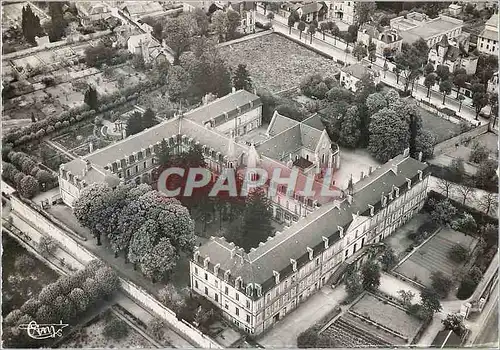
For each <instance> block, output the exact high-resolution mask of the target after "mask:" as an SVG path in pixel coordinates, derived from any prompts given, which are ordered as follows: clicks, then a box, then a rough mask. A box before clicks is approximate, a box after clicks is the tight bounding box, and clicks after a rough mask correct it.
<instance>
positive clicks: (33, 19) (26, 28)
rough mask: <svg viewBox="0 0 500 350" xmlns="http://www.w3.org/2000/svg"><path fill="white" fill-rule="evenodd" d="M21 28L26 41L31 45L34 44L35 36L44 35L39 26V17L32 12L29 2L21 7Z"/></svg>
mask: <svg viewBox="0 0 500 350" xmlns="http://www.w3.org/2000/svg"><path fill="white" fill-rule="evenodd" d="M21 28H22V30H23V35H24V37H25V38H26V41H27V42H29V43H30V44H32V45H36V40H35V37H36V36H38V37H40V36H43V35H44V32H43V29H42V27H41V26H40V17H38V15H35V14H34V13H33V10H32V9H31V6H30V5H29V4H28V5H26V6H23V9H22V14H21Z"/></svg>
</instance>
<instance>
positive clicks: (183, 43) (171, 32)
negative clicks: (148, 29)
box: [162, 14, 196, 65]
mask: <svg viewBox="0 0 500 350" xmlns="http://www.w3.org/2000/svg"><path fill="white" fill-rule="evenodd" d="M195 24H196V22H194V21H193V20H192V19H191V17H190V16H188V15H187V14H182V15H180V16H178V17H170V18H168V20H167V22H166V23H165V25H164V28H163V33H162V36H163V40H165V44H167V46H168V47H170V48H171V49H172V51H173V53H174V62H173V64H174V65H178V64H179V62H180V61H179V59H180V57H181V55H182V53H183V52H185V51H186V50H187V49H188V48H189V45H190V44H191V38H192V36H193V34H194V33H195V31H196V27H195Z"/></svg>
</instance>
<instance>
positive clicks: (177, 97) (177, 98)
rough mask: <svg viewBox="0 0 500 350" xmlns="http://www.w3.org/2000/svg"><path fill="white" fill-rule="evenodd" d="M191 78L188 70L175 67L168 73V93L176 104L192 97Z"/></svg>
mask: <svg viewBox="0 0 500 350" xmlns="http://www.w3.org/2000/svg"><path fill="white" fill-rule="evenodd" d="M190 92H191V77H190V75H189V73H188V71H187V70H186V69H184V68H183V67H181V66H173V67H171V68H170V69H169V71H168V84H167V93H168V96H169V97H170V99H171V100H172V101H174V102H181V101H183V100H187V99H188V98H189V97H190Z"/></svg>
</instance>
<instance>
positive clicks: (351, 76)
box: [340, 63, 380, 92]
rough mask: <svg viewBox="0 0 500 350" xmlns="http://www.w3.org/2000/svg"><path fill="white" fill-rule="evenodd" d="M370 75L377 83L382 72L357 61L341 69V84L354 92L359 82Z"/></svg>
mask: <svg viewBox="0 0 500 350" xmlns="http://www.w3.org/2000/svg"><path fill="white" fill-rule="evenodd" d="M367 74H368V75H370V76H371V77H372V78H373V81H374V83H375V84H378V83H379V82H380V74H379V73H378V72H376V71H374V70H372V69H371V68H369V67H367V66H365V65H364V64H361V63H355V64H352V65H350V66H347V67H344V68H342V69H341V70H340V84H341V85H342V86H343V87H345V88H346V89H348V90H351V91H352V92H356V91H357V89H358V88H357V86H356V84H357V82H358V81H360V80H361V79H362V78H363V77H364V76H365V75H367Z"/></svg>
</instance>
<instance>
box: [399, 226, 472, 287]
mask: <svg viewBox="0 0 500 350" xmlns="http://www.w3.org/2000/svg"><path fill="white" fill-rule="evenodd" d="M476 241H477V240H476V239H475V238H474V237H471V236H466V235H465V234H463V233H461V232H458V231H454V230H452V229H450V228H446V227H443V228H442V229H441V231H439V232H438V233H437V234H436V235H434V236H433V237H432V238H430V239H429V240H428V241H427V242H425V243H424V245H422V246H421V247H420V248H418V249H416V250H414V251H413V253H412V254H411V255H410V257H409V258H408V259H406V260H405V261H404V262H403V263H402V264H401V265H400V266H398V267H397V268H396V270H395V271H396V272H397V273H400V274H401V275H403V276H405V277H407V278H409V279H411V280H414V281H415V282H419V283H421V284H423V285H424V286H426V287H431V279H430V276H431V274H432V273H433V272H438V271H440V272H442V273H443V274H444V275H445V276H447V277H449V278H452V277H453V274H454V273H455V271H457V270H458V269H459V268H460V267H462V266H463V265H464V264H465V263H466V261H464V262H463V263H461V264H459V263H457V262H455V261H453V260H452V259H450V258H449V257H448V253H449V251H450V249H451V248H452V247H453V246H454V245H455V244H460V245H462V246H464V247H466V248H468V249H469V251H472V249H473V248H474V245H475V244H476Z"/></svg>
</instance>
